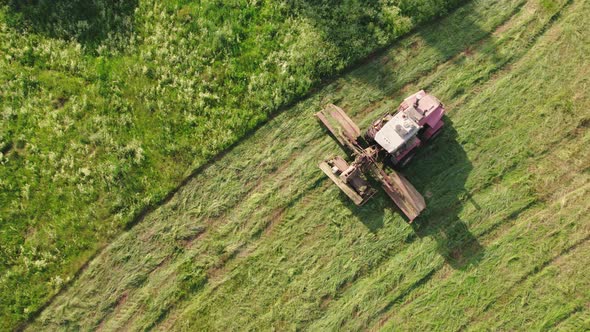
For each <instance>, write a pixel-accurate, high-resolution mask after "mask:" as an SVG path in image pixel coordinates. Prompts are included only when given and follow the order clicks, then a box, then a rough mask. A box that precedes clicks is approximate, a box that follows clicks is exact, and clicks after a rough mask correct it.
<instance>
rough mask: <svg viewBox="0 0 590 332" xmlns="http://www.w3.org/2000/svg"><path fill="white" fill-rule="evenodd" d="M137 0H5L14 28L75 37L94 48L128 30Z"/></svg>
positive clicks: (63, 36)
mask: <svg viewBox="0 0 590 332" xmlns="http://www.w3.org/2000/svg"><path fill="white" fill-rule="evenodd" d="M138 3H139V0H91V1H85V0H8V8H9V11H10V19H9V20H8V23H9V24H10V25H12V26H13V27H14V28H16V29H21V30H28V31H32V32H35V33H40V34H44V35H46V36H49V37H52V38H60V39H65V40H70V39H74V40H76V41H78V42H79V43H81V44H82V45H83V46H85V47H87V48H88V49H90V50H94V49H95V48H96V47H97V46H98V45H100V43H101V42H102V41H103V40H104V39H106V38H107V37H109V35H110V36H113V35H125V34H128V33H130V32H131V30H132V22H133V17H132V16H133V13H134V11H135V8H137V6H138Z"/></svg>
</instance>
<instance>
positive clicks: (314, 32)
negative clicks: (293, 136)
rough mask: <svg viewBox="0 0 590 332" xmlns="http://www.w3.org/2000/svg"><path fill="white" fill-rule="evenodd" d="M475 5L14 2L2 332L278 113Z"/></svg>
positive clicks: (6, 81)
mask: <svg viewBox="0 0 590 332" xmlns="http://www.w3.org/2000/svg"><path fill="white" fill-rule="evenodd" d="M460 3H462V1H460V0H445V1H431V0H418V1H413V0H412V1H406V0H402V1H377V0H371V1H346V2H340V1H331V0H323V1H305V0H297V1H289V2H286V3H285V2H277V1H245V0H232V1H185V0H166V1H154V0H147V1H136V0H133V1H123V0H113V1H106V0H92V1H81V0H55V1H46V0H38V1H37V0H35V1H17V0H0V39H1V40H2V43H1V44H0V83H1V84H0V164H2V167H0V271H1V272H0V303H1V305H0V322H1V323H0V329H7V328H12V327H14V326H16V325H17V324H19V323H21V322H23V321H24V320H27V319H29V318H30V317H32V316H34V315H35V313H36V312H38V311H39V310H40V309H41V308H42V307H43V305H44V303H46V302H47V301H48V300H49V299H50V298H51V297H52V296H53V295H55V294H56V293H58V292H59V291H60V289H62V288H63V287H64V285H66V284H67V283H68V280H70V279H72V278H74V277H75V275H76V273H77V271H79V269H80V268H81V267H82V266H84V264H85V263H86V262H87V261H88V260H89V259H90V258H91V257H93V256H94V255H95V254H96V252H98V251H99V250H100V249H101V248H103V247H104V246H105V245H106V244H107V243H109V242H110V240H112V239H113V238H114V237H115V236H116V235H117V234H119V233H120V232H121V231H122V230H125V229H128V228H131V227H132V226H133V225H134V224H135V223H136V222H138V220H140V219H141V218H142V216H143V215H144V214H145V213H146V212H147V211H148V210H149V209H150V207H154V206H157V205H158V204H160V203H161V202H162V201H164V200H165V199H166V197H167V196H168V195H169V194H170V193H171V192H173V191H174V190H175V188H177V187H178V186H179V185H180V184H181V183H182V182H183V180H184V179H185V178H186V177H187V176H189V174H191V173H192V172H194V171H195V170H197V169H199V167H201V166H203V165H205V164H206V163H207V162H208V161H209V160H211V158H213V157H214V156H216V155H217V154H218V153H220V152H221V151H223V150H225V149H227V148H228V147H230V146H232V145H233V144H235V143H236V142H238V141H239V140H240V139H241V138H242V137H244V136H245V135H247V133H249V132H250V131H252V130H253V129H254V128H255V127H257V126H258V125H260V124H261V123H263V122H265V121H266V120H267V119H268V118H269V117H270V116H271V115H272V114H274V113H276V112H277V111H278V110H280V109H284V108H285V107H286V106H287V105H290V104H293V103H294V102H295V101H297V100H299V99H301V98H302V97H303V96H305V95H306V94H307V93H309V92H310V91H311V90H312V89H313V88H314V87H317V86H319V85H320V83H321V81H322V80H323V79H329V78H330V77H333V76H334V75H336V74H337V73H339V72H341V71H342V70H343V69H344V68H347V67H350V66H351V65H353V64H354V63H356V62H357V61H359V60H361V59H363V58H365V57H367V56H368V55H369V54H372V53H373V52H375V51H376V50H378V49H381V48H383V47H385V46H386V45H390V44H391V43H392V42H393V41H394V40H396V39H397V38H398V37H400V36H401V35H403V34H406V33H407V32H408V31H410V30H411V29H413V28H414V27H416V26H419V25H421V24H422V23H423V22H425V21H428V20H431V19H433V18H436V17H441V16H444V15H446V14H447V13H448V12H449V11H450V10H451V9H452V8H454V7H456V6H457V5H458V4H460Z"/></svg>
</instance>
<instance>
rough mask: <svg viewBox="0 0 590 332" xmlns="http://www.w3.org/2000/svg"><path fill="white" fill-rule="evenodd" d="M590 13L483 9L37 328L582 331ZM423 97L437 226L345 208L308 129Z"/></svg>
mask: <svg viewBox="0 0 590 332" xmlns="http://www.w3.org/2000/svg"><path fill="white" fill-rule="evenodd" d="M589 24H590V3H589V2H587V1H584V0H572V1H568V0H560V1H554V2H547V1H538V0H499V1H475V2H472V3H470V4H468V5H466V6H464V7H461V8H460V9H459V10H457V11H456V12H455V13H453V14H452V15H450V16H449V17H447V18H446V19H444V20H442V21H441V22H439V24H436V25H432V26H429V27H426V28H424V29H420V30H418V31H417V32H416V33H415V34H413V35H411V36H408V37H407V38H404V39H402V40H400V41H399V43H397V45H395V46H394V47H392V48H391V49H389V50H388V51H387V52H385V53H384V54H383V55H382V56H379V57H376V58H374V59H372V60H371V61H370V62H369V63H367V64H365V65H363V66H360V67H359V68H357V69H355V70H354V71H352V72H350V73H349V74H347V75H345V76H343V77H342V78H340V79H338V80H337V81H335V82H334V83H332V84H329V85H327V86H326V87H325V88H322V89H320V90H319V91H317V92H316V93H314V94H313V95H312V96H310V97H309V98H307V99H304V100H302V101H300V102H299V103H297V104H296V105H294V106H293V107H292V108H289V109H287V110H285V111H284V112H282V113H280V114H278V115H277V116H276V117H275V118H273V119H272V120H271V121H270V122H269V123H267V124H266V125H264V126H263V127H262V128H260V129H259V130H257V131H256V132H255V133H254V134H253V135H252V136H251V137H249V138H248V139H246V140H244V141H243V142H241V143H240V144H238V145H236V146H235V148H233V149H232V150H231V151H229V152H228V153H227V154H225V155H224V156H223V157H222V158H220V159H219V160H218V161H216V162H214V163H212V164H211V165H210V167H207V168H206V169H204V170H203V171H202V172H199V173H198V174H196V175H195V176H194V178H192V179H191V180H190V181H189V182H188V183H187V184H186V185H185V186H183V187H182V188H181V189H180V190H179V191H178V192H177V193H176V195H174V197H172V199H171V200H170V201H169V202H167V203H166V204H164V205H162V206H161V207H160V208H158V209H157V210H155V211H154V212H152V213H149V214H148V215H147V216H146V217H145V219H144V220H143V221H141V222H140V223H138V224H136V225H135V226H134V227H133V228H131V229H130V230H129V231H128V232H125V233H124V234H123V235H121V236H120V237H118V238H117V239H116V240H114V241H113V243H112V244H111V245H109V246H108V247H107V248H106V249H105V250H104V251H103V252H102V253H101V254H100V255H98V256H97V257H96V258H95V259H94V260H92V262H91V263H90V264H89V266H88V268H86V269H85V270H84V271H83V272H82V273H81V275H80V276H79V278H78V279H76V280H75V281H74V282H73V283H72V286H71V287H70V288H68V289H67V290H66V291H64V292H63V293H62V294H60V295H59V296H58V297H57V298H56V299H55V300H54V301H53V302H52V303H51V304H50V305H49V307H48V308H47V309H46V310H45V311H44V312H43V313H42V314H41V316H40V317H39V318H38V319H37V320H36V321H35V322H34V323H33V324H32V325H31V326H29V329H30V330H40V329H41V330H43V329H45V330H56V329H70V330H77V329H84V330H90V329H101V330H105V331H108V330H113V329H121V330H144V329H149V328H155V329H156V330H162V331H167V330H171V329H184V330H196V329H199V330H206V329H211V330H244V329H245V330H251V329H259V330H270V329H276V330H295V329H309V330H312V331H317V330H319V331H323V330H359V329H371V330H372V329H378V328H381V327H383V328H385V329H390V330H413V331H421V330H458V329H461V328H463V329H467V330H474V331H479V330H482V329H492V330H495V329H500V330H545V329H556V330H566V331H567V330H587V329H589V328H590V307H589V306H588V304H589V303H590V291H589V287H590V284H589V281H588V278H587V277H586V276H587V275H588V274H590V264H588V263H590V255H589V249H590V247H589V242H588V240H589V239H590V219H589V210H590V202H589V201H588V199H587V197H588V195H589V194H590V168H589V165H590V148H589V146H590V145H589V143H590V132H589V131H588V126H589V125H590V112H589V110H590V96H588V94H587V93H586V92H587V86H588V84H589V83H590V82H589V77H590V72H589V70H590V34H588V33H586V31H587V27H588V26H589ZM419 88H426V89H428V90H430V91H431V92H432V93H434V94H435V95H436V96H438V97H439V98H440V99H441V100H443V101H444V102H445V103H446V105H447V109H448V111H449V114H448V117H447V118H446V119H445V121H446V123H447V127H446V128H445V129H444V131H443V133H442V134H441V136H440V137H439V138H437V140H436V141H434V142H433V143H432V144H431V145H429V146H427V147H426V148H425V149H424V150H422V151H421V152H420V153H419V154H418V155H417V156H416V157H415V158H414V161H413V162H412V163H411V164H410V166H409V167H408V168H407V170H406V174H407V175H408V178H409V179H410V181H411V182H412V183H414V184H415V186H416V187H417V189H418V190H419V191H421V192H422V193H424V194H425V196H426V199H427V204H428V208H427V210H426V211H425V213H424V215H423V216H422V217H420V218H419V219H418V220H416V222H415V224H414V225H413V226H410V225H408V224H407V223H405V221H404V220H403V218H402V217H401V216H400V214H399V213H398V211H397V210H396V209H395V208H392V203H391V202H390V201H389V199H387V198H386V196H385V195H384V194H383V193H381V194H378V195H377V196H376V197H375V198H373V200H372V201H370V202H369V203H368V204H367V205H365V206H364V207H362V208H357V207H355V206H354V205H353V204H352V203H351V202H350V201H349V200H348V199H347V198H346V197H345V196H344V195H343V194H341V193H340V192H339V190H338V188H336V186H334V185H333V184H332V183H331V182H330V181H329V180H328V179H327V178H326V177H325V176H324V175H323V173H322V172H321V171H320V170H319V169H318V168H317V164H318V162H319V161H320V160H322V159H323V158H324V157H326V156H328V155H330V154H333V153H340V154H341V153H342V151H341V150H340V149H339V148H338V146H337V145H336V143H335V142H334V140H333V139H331V138H330V137H328V136H327V135H326V132H325V131H324V130H322V128H321V127H320V126H319V124H317V123H316V120H315V119H314V118H313V116H312V114H313V113H314V112H316V111H317V110H318V109H319V108H320V107H321V106H322V105H323V104H325V103H328V102H333V103H336V104H339V105H341V106H342V107H344V108H345V109H346V110H347V111H348V112H349V113H350V114H351V115H353V118H354V119H355V120H356V121H357V122H359V123H361V124H362V125H367V124H368V123H369V122H370V121H371V120H372V119H373V118H374V117H376V116H377V115H378V114H381V113H382V112H384V111H386V110H389V109H391V107H394V106H396V105H397V104H398V103H399V102H400V101H401V99H402V98H403V97H404V96H405V95H407V94H409V93H411V92H414V91H416V90H417V89H419Z"/></svg>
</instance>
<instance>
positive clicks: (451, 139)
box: [404, 117, 484, 269]
mask: <svg viewBox="0 0 590 332" xmlns="http://www.w3.org/2000/svg"><path fill="white" fill-rule="evenodd" d="M444 121H445V127H444V129H443V132H442V133H441V135H440V136H439V137H438V138H436V139H435V140H434V141H432V142H430V143H429V144H427V145H426V146H425V147H424V148H423V149H422V150H421V151H419V152H418V154H417V155H416V157H415V158H414V160H413V161H412V162H411V163H410V164H409V165H408V166H407V170H405V171H404V173H405V174H407V176H408V178H409V180H410V181H412V183H413V184H414V185H415V187H416V189H417V190H418V191H419V192H421V193H422V194H423V195H424V196H425V199H426V204H427V207H426V210H425V211H423V213H422V214H421V215H420V217H418V218H417V219H416V220H415V221H414V222H413V223H412V224H411V226H412V228H413V229H414V231H415V233H416V235H417V236H418V237H420V238H423V237H432V238H434V239H435V240H436V243H437V250H438V252H439V253H440V255H441V256H443V257H444V258H445V260H446V261H447V263H449V265H451V266H452V267H453V268H454V269H465V268H467V267H469V266H470V265H477V264H478V263H479V261H480V259H481V258H482V256H483V253H484V248H483V247H482V246H481V244H480V243H479V241H478V240H477V238H476V237H475V236H474V235H473V234H472V233H471V232H470V231H469V228H468V227H467V225H466V224H465V222H463V221H462V220H461V219H460V217H459V214H460V213H461V211H462V209H463V207H464V205H465V204H472V205H473V206H474V207H475V209H478V210H479V209H480V206H479V204H478V203H477V202H476V201H475V200H474V199H473V197H472V196H471V194H470V193H469V192H468V191H467V189H465V182H466V181H467V177H468V176H469V173H470V172H471V170H472V169H473V166H472V164H471V162H470V161H469V159H468V158H467V154H466V153H465V150H464V149H463V147H462V146H461V144H460V142H458V141H457V131H456V130H455V128H453V123H452V121H451V120H450V119H449V118H447V117H445V119H444Z"/></svg>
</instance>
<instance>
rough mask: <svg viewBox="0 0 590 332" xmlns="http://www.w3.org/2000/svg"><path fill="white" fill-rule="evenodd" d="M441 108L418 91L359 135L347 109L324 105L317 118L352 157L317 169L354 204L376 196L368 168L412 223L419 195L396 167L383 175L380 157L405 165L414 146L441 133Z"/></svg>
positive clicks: (420, 204)
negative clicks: (394, 111)
mask: <svg viewBox="0 0 590 332" xmlns="http://www.w3.org/2000/svg"><path fill="white" fill-rule="evenodd" d="M444 112H445V109H444V106H443V104H442V103H441V102H440V101H439V100H438V99H436V97H434V96H432V95H429V94H428V93H426V92H424V91H423V90H422V91H419V92H417V93H415V94H413V95H411V96H410V97H408V98H406V99H405V100H404V101H403V102H402V103H401V105H400V106H399V108H398V110H397V112H396V113H395V114H392V113H387V114H385V115H383V116H382V117H380V118H379V119H377V120H376V121H375V122H373V123H372V125H371V126H370V127H369V128H368V129H367V132H366V133H365V135H364V138H362V137H361V131H360V129H359V127H358V126H357V125H356V124H355V123H354V122H353V121H352V120H351V119H350V118H349V117H348V116H347V115H346V113H345V112H344V111H343V110H342V109H341V108H340V107H338V106H336V105H332V104H329V105H327V106H326V107H325V108H324V109H323V110H321V111H320V112H318V113H316V116H317V117H318V118H319V119H320V121H321V122H322V123H323V124H324V125H325V126H326V128H328V130H329V131H330V132H331V133H332V134H333V135H334V137H335V138H336V139H337V140H338V142H340V144H342V145H343V146H345V147H347V148H348V149H350V151H351V152H352V154H353V156H354V157H355V159H354V161H353V162H352V163H351V164H350V165H349V164H348V163H347V162H346V161H345V160H344V159H343V158H342V157H339V156H337V157H334V158H331V159H328V160H326V161H324V162H322V163H320V165H319V166H320V169H322V171H324V173H326V175H328V177H330V179H332V181H334V183H336V185H337V186H338V187H339V188H340V189H341V190H342V191H343V192H344V193H345V194H346V195H347V196H348V197H350V199H352V201H353V202H354V203H355V204H356V205H363V204H364V203H365V202H366V201H367V200H368V199H369V198H371V197H372V196H373V195H374V194H375V189H373V188H371V187H370V185H369V183H368V181H367V180H366V178H365V175H364V173H365V172H367V171H369V172H370V173H372V174H373V176H374V177H375V178H376V179H377V180H379V181H380V182H381V184H382V186H383V189H384V190H385V192H386V193H387V194H388V195H389V197H391V199H392V200H393V201H394V202H395V204H397V206H398V207H399V208H400V209H401V210H402V211H403V212H404V214H405V215H406V216H407V217H408V218H409V219H410V222H412V221H413V220H414V219H415V218H416V217H418V215H419V214H420V212H422V210H424V208H425V207H426V204H425V203H424V198H423V197H422V195H420V193H418V191H417V190H416V189H415V188H414V186H412V184H410V183H409V182H408V180H406V179H405V178H404V177H403V176H402V175H400V174H398V173H397V172H396V171H395V170H393V171H392V172H391V173H389V174H388V173H386V172H385V170H384V161H387V160H389V161H390V162H391V164H393V165H402V166H403V165H405V164H407V163H408V162H409V161H410V159H411V158H412V156H413V154H414V153H415V151H416V149H417V148H418V147H420V146H421V145H422V144H423V143H424V142H426V141H428V140H429V139H432V138H433V137H434V136H436V135H437V134H438V133H439V132H440V130H441V128H442V126H443V124H444V123H443V121H442V116H443V114H444Z"/></svg>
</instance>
